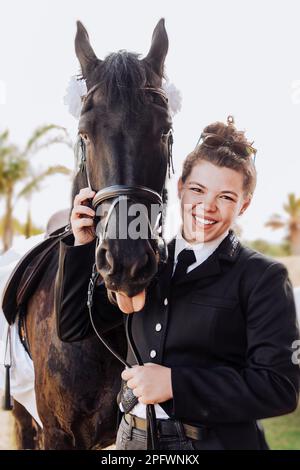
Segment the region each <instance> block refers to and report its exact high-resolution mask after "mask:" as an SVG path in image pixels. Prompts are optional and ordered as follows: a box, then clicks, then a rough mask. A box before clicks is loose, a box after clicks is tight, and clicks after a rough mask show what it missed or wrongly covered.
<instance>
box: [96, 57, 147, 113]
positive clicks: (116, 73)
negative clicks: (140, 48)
mask: <svg viewBox="0 0 300 470" xmlns="http://www.w3.org/2000/svg"><path fill="white" fill-rule="evenodd" d="M139 57H140V55H139V54H136V53H133V52H128V51H126V50H121V51H119V52H114V53H111V54H109V55H108V56H107V57H106V58H105V59H104V61H102V62H101V64H100V65H99V66H98V67H97V69H96V70H95V71H94V74H93V76H92V80H91V83H92V84H93V85H94V84H97V83H99V85H100V88H101V91H102V93H103V96H104V97H105V101H106V104H107V107H108V108H111V107H114V106H118V107H120V106H122V107H123V110H124V111H127V112H134V111H139V110H140V108H141V106H143V105H144V104H145V103H146V91H145V90H144V89H143V88H144V87H146V86H149V85H150V84H151V81H152V77H153V75H154V73H153V71H152V70H151V69H150V67H149V66H147V64H146V63H145V62H144V61H142V60H140V58H139Z"/></svg>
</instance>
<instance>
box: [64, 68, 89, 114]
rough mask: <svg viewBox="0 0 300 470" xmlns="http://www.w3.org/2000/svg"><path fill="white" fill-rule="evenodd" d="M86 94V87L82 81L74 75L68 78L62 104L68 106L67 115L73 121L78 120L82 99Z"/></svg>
mask: <svg viewBox="0 0 300 470" xmlns="http://www.w3.org/2000/svg"><path fill="white" fill-rule="evenodd" d="M86 94H87V87H86V83H85V80H84V79H79V78H78V77H77V76H76V75H73V76H72V77H71V78H70V81H69V84H68V88H67V90H66V94H65V96H64V104H65V105H66V106H68V110H69V113H70V114H72V116H74V118H75V119H79V117H80V113H81V108H82V97H83V96H84V95H86Z"/></svg>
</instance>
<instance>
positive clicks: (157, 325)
mask: <svg viewBox="0 0 300 470" xmlns="http://www.w3.org/2000/svg"><path fill="white" fill-rule="evenodd" d="M161 329H162V325H161V323H156V325H155V331H160V330H161Z"/></svg>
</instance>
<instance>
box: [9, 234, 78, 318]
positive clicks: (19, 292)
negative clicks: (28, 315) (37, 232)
mask: <svg viewBox="0 0 300 470" xmlns="http://www.w3.org/2000/svg"><path fill="white" fill-rule="evenodd" d="M57 232H59V233H56V232H55V233H54V234H52V235H51V236H49V237H48V238H46V239H45V240H43V241H41V242H40V243H39V244H38V245H36V246H34V247H33V248H32V249H31V250H29V251H28V252H27V253H25V255H24V256H23V257H22V258H21V259H20V261H19V262H18V264H17V265H16V267H15V268H14V270H13V271H12V273H11V275H10V277H9V279H8V281H7V283H6V285H5V288H4V290H3V294H2V299H1V304H2V310H3V313H4V316H5V318H6V320H7V322H8V323H9V324H10V325H11V324H12V323H14V321H15V319H16V315H17V313H18V308H19V306H20V305H21V304H25V303H26V302H27V300H28V299H29V297H30V296H31V295H32V294H33V292H34V290H35V288H36V286H37V284H38V281H39V279H40V276H41V272H43V271H44V269H45V267H46V265H47V263H48V262H49V257H50V256H52V250H53V249H55V247H56V246H57V245H58V244H59V242H60V240H62V239H63V238H65V237H66V236H68V235H70V234H71V233H72V232H71V230H70V229H69V226H66V227H65V228H63V229H60V230H58V231H57Z"/></svg>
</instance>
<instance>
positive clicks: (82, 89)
mask: <svg viewBox="0 0 300 470" xmlns="http://www.w3.org/2000/svg"><path fill="white" fill-rule="evenodd" d="M162 89H163V90H164V92H165V93H166V95H167V98H168V105H169V109H170V112H171V115H172V117H173V116H174V115H175V114H176V113H178V112H179V111H180V110H181V102H182V95H181V92H180V91H179V90H178V88H176V86H175V85H174V83H171V82H170V81H169V80H168V79H166V80H164V81H163V83H162ZM86 94H87V87H86V83H85V80H84V79H83V78H78V77H77V76H76V75H73V76H72V77H71V78H70V81H69V84H68V87H67V90H66V94H65V96H64V104H65V105H66V106H68V110H69V113H70V114H72V116H74V118H75V119H79V117H80V113H81V108H82V98H83V97H84V96H85V95H86Z"/></svg>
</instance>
